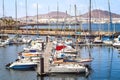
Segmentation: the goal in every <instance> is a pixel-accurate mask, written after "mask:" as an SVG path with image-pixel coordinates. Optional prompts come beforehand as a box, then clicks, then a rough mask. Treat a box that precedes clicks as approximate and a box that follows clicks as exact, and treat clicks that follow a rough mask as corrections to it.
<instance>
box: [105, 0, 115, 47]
mask: <svg viewBox="0 0 120 80" xmlns="http://www.w3.org/2000/svg"><path fill="white" fill-rule="evenodd" d="M108 7H109V16H110V19H109V26H108V34H109V31H110V28H111V27H112V15H111V10H110V1H109V0H108ZM109 27H110V28H109ZM103 43H105V44H109V45H112V44H113V36H112V38H111V36H110V35H108V36H106V40H104V41H103Z"/></svg>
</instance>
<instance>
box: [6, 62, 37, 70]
mask: <svg viewBox="0 0 120 80" xmlns="http://www.w3.org/2000/svg"><path fill="white" fill-rule="evenodd" d="M36 67H37V63H35V62H30V61H21V60H20V61H15V62H12V63H9V64H7V65H6V68H8V69H14V70H35V68H36Z"/></svg>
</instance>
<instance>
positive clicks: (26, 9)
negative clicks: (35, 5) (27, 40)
mask: <svg viewBox="0 0 120 80" xmlns="http://www.w3.org/2000/svg"><path fill="white" fill-rule="evenodd" d="M25 5H26V6H25V11H26V31H27V34H28V28H27V15H28V14H27V0H25Z"/></svg>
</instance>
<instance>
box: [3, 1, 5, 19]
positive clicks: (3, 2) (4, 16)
mask: <svg viewBox="0 0 120 80" xmlns="http://www.w3.org/2000/svg"><path fill="white" fill-rule="evenodd" d="M4 9H5V8H4V0H3V18H4V17H5V15H4V13H5V10H4Z"/></svg>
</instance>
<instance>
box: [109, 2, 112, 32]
mask: <svg viewBox="0 0 120 80" xmlns="http://www.w3.org/2000/svg"><path fill="white" fill-rule="evenodd" d="M108 8H109V19H110V21H109V26H110V28H109V31H110V29H111V31H112V15H111V9H110V1H109V0H108Z"/></svg>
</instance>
